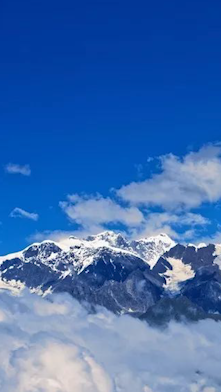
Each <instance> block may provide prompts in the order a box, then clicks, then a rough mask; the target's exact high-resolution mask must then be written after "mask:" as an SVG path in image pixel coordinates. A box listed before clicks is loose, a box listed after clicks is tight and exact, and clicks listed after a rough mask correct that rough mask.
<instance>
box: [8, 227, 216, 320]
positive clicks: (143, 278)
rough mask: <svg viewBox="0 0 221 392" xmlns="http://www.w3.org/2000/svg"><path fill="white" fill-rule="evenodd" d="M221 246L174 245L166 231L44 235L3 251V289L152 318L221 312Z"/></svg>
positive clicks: (186, 316)
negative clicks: (64, 296) (140, 235)
mask: <svg viewBox="0 0 221 392" xmlns="http://www.w3.org/2000/svg"><path fill="white" fill-rule="evenodd" d="M220 260H221V246H219V245H212V244H211V245H208V246H206V245H204V244H201V245H200V246H198V247H196V246H194V245H188V246H184V245H180V244H175V243H174V241H172V240H171V239H170V238H169V237H168V236H167V235H166V234H160V235H158V236H156V237H151V238H144V239H140V240H136V241H135V240H133V241H129V240H127V239H126V238H124V237H123V236H122V235H121V234H116V233H113V232H110V231H107V232H103V233H101V234H99V235H96V236H90V237H88V238H86V239H84V240H80V239H78V238H76V237H70V238H68V239H66V240H63V241H61V242H59V243H55V242H53V241H43V242H42V243H38V244H33V245H31V246H29V247H28V248H26V249H24V250H23V251H21V252H18V253H14V254H10V255H7V256H2V257H0V288H2V289H10V290H14V291H18V290H20V289H22V288H23V287H28V288H29V289H30V290H31V291H32V292H37V293H38V294H41V295H48V294H49V293H55V292H67V293H69V294H71V295H72V296H73V297H75V298H77V299H78V300H80V301H86V302H88V303H90V304H91V305H102V306H105V307H106V308H108V309H110V310H112V311H113V312H115V313H118V314H123V313H127V314H131V315H133V316H134V317H140V318H142V319H145V320H147V321H149V322H152V323H158V324H159V323H161V322H167V321H169V320H170V319H176V320H179V319H183V318H188V319H190V320H197V319H200V318H206V317H212V318H214V319H219V318H220V317H221V316H220V315H221V269H220V268H221V261H220Z"/></svg>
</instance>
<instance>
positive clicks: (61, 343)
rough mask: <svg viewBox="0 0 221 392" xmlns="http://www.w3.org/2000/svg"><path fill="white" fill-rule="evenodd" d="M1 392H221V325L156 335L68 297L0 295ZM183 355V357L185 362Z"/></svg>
mask: <svg viewBox="0 0 221 392" xmlns="http://www.w3.org/2000/svg"><path fill="white" fill-rule="evenodd" d="M0 344H1V350H0V390H1V392H14V391H16V392H43V391H44V392H64V391H65V392H73V391H76V392H135V391H136V392H177V391H182V392H208V391H209V392H219V391H220V385H221V376H220V362H221V351H220V345H221V324H220V323H216V322H214V321H212V320H205V321H202V322H199V323H196V324H186V325H185V324H182V323H180V324H175V323H171V324H170V325H169V326H168V327H167V328H165V329H163V330H161V329H154V328H151V327H149V326H148V325H147V324H146V323H145V322H141V321H139V320H137V319H134V318H132V317H129V316H121V317H117V316H115V315H114V314H112V313H110V312H108V311H107V310H105V309H102V308H100V309H99V311H98V313H96V314H94V313H92V314H88V313H87V311H86V309H84V308H83V307H82V306H81V305H80V304H79V303H78V302H77V301H75V300H73V299H72V298H70V297H69V296H67V295H60V296H53V297H50V298H49V299H48V300H46V299H42V298H40V297H37V296H35V295H30V294H28V293H26V292H23V295H22V296H21V297H20V296H18V297H17V296H11V295H9V294H7V293H4V292H0ZM181 353H182V355H181Z"/></svg>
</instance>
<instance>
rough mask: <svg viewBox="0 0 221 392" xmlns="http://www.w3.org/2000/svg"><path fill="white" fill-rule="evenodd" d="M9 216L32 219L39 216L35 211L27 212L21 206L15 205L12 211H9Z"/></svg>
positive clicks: (36, 218) (35, 219)
mask: <svg viewBox="0 0 221 392" xmlns="http://www.w3.org/2000/svg"><path fill="white" fill-rule="evenodd" d="M10 217H11V218H27V219H31V220H34V221H37V220H38V218H39V216H38V214H36V213H35V212H28V211H25V210H23V209H22V208H19V207H16V208H14V210H12V212H11V213H10Z"/></svg>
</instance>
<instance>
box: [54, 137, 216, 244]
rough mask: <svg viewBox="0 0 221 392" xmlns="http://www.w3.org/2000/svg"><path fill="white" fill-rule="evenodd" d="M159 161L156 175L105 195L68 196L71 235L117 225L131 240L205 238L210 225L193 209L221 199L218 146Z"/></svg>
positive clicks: (66, 207) (66, 209)
mask: <svg viewBox="0 0 221 392" xmlns="http://www.w3.org/2000/svg"><path fill="white" fill-rule="evenodd" d="M154 160H155V161H157V158H154ZM148 161H152V159H148ZM158 163H159V164H160V165H159V167H158V169H159V170H158V172H157V173H154V174H152V175H151V176H150V177H149V178H147V179H145V180H143V181H138V182H132V183H131V184H129V185H125V186H122V187H121V188H120V189H118V190H114V189H111V191H112V192H111V193H110V196H109V197H103V196H102V195H99V194H97V195H79V194H72V195H69V196H68V197H67V200H66V201H62V202H60V207H61V208H62V210H63V211H64V213H65V214H66V215H67V217H68V218H69V220H70V221H71V222H73V223H75V224H77V225H78V228H77V230H76V231H75V233H76V235H77V236H78V235H80V236H81V234H82V233H84V234H85V235H88V234H96V233H98V232H99V231H103V230H106V229H113V227H117V228H119V227H120V228H121V230H123V231H124V232H126V233H127V234H129V235H130V236H133V237H136V238H137V237H141V236H149V235H155V234H159V233H161V232H165V233H167V234H168V235H170V236H171V237H172V238H174V239H176V240H182V241H186V240H190V241H195V240H198V239H199V238H200V237H204V236H205V235H204V231H205V228H206V225H208V224H209V223H210V222H209V220H208V219H206V218H205V217H203V216H202V215H201V214H199V213H196V208H199V207H200V206H202V204H203V203H211V204H212V203H216V202H218V201H219V200H221V181H220V173H221V144H209V145H205V146H203V147H202V148H201V149H200V150H199V151H197V152H188V153H187V154H186V155H184V156H183V157H178V156H175V155H173V154H168V155H164V156H161V157H159V158H158ZM52 235H53V233H52Z"/></svg>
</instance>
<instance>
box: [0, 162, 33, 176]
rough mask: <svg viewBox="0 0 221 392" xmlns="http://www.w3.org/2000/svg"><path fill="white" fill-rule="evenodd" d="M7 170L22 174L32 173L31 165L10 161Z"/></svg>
mask: <svg viewBox="0 0 221 392" xmlns="http://www.w3.org/2000/svg"><path fill="white" fill-rule="evenodd" d="M5 171H6V172H7V173H9V174H22V175H23V176H30V175H31V168H30V165H19V164H17V163H8V164H7V165H6V166H5Z"/></svg>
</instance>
